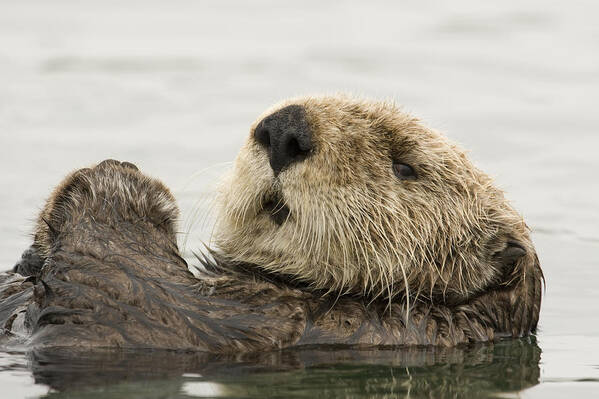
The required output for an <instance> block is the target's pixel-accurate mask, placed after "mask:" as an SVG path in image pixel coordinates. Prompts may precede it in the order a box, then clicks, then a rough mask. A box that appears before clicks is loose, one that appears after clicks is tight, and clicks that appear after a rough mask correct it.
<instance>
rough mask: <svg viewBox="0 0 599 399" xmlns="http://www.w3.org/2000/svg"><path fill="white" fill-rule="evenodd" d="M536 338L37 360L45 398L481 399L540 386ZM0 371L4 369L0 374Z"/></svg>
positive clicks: (60, 355)
mask: <svg viewBox="0 0 599 399" xmlns="http://www.w3.org/2000/svg"><path fill="white" fill-rule="evenodd" d="M540 354H541V350H540V348H539V347H538V345H537V343H536V340H535V338H526V339H520V340H506V341H501V342H497V343H494V344H480V345H475V346H471V347H467V348H405V349H397V348H396V349H390V348H389V349H380V350H377V349H347V348H331V347H325V348H323V347H318V348H309V349H296V350H286V351H281V352H272V353H262V354H256V355H245V356H236V357H223V356H215V355H209V354H198V353H181V352H160V351H159V352H157V351H145V352H144V351H142V352H140V351H136V352H123V351H102V352H94V353H81V352H74V351H67V350H61V351H53V352H48V351H45V352H34V353H31V354H30V356H29V357H30V358H29V367H31V369H32V371H33V375H34V377H35V380H36V383H39V384H45V385H48V386H50V387H51V388H52V389H53V392H51V393H49V394H48V395H47V397H49V398H61V397H71V395H73V394H75V393H76V394H77V396H78V397H89V398H93V397H103V398H105V397H108V398H130V397H132V396H135V397H141V396H143V397H145V398H158V397H182V398H185V397H252V398H262V397H281V398H289V397H297V398H301V397H328V398H365V397H368V398H390V397H409V398H417V397H433V398H454V397H460V398H464V397H476V398H479V397H488V396H492V395H496V394H498V393H502V392H510V391H519V390H522V389H525V388H528V387H531V386H534V385H536V384H538V382H539V374H540V371H539V360H540ZM0 371H1V370H0Z"/></svg>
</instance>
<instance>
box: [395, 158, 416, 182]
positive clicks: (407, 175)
mask: <svg viewBox="0 0 599 399" xmlns="http://www.w3.org/2000/svg"><path fill="white" fill-rule="evenodd" d="M393 173H395V176H397V177H398V178H399V179H400V180H416V172H414V168H412V167H411V166H410V165H408V164H405V163H401V162H393Z"/></svg>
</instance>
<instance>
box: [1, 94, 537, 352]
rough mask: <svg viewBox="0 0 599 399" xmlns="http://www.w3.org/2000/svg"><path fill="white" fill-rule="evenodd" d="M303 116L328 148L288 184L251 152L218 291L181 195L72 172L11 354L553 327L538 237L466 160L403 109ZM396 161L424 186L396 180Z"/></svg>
mask: <svg viewBox="0 0 599 399" xmlns="http://www.w3.org/2000/svg"><path fill="white" fill-rule="evenodd" d="M298 102H300V103H301V104H303V105H304V106H305V107H306V109H307V110H308V115H309V118H310V122H311V126H312V127H313V128H314V129H315V131H316V132H317V136H316V137H317V139H318V145H319V147H318V148H319V150H318V151H320V152H319V153H317V154H315V155H314V156H313V157H311V158H309V159H307V160H306V161H305V162H304V163H302V164H300V165H296V166H294V167H293V168H290V169H289V170H288V171H286V172H284V173H282V174H281V175H280V179H279V181H278V182H277V183H273V177H272V175H269V169H268V167H267V162H266V160H265V158H264V155H263V154H261V153H260V151H259V149H258V148H255V147H253V144H252V143H251V141H248V143H247V144H246V146H245V147H244V148H243V149H242V151H241V153H240V156H239V158H238V160H237V163H236V168H235V171H234V172H233V175H232V177H231V179H232V180H229V181H232V182H233V186H230V188H229V189H228V190H227V189H225V190H224V193H223V195H224V197H221V198H223V199H222V201H221V203H222V204H223V205H225V206H224V208H223V210H222V212H223V213H221V217H220V219H219V220H220V230H219V231H220V232H219V236H218V240H217V245H218V246H217V248H216V250H215V253H214V255H215V259H216V262H214V263H213V262H206V268H207V270H206V272H205V274H204V275H203V276H202V278H200V279H197V278H195V277H194V276H193V275H192V274H191V273H190V272H189V271H188V268H187V264H186V263H185V261H184V260H183V259H182V258H181V257H180V255H179V251H178V248H177V245H176V241H175V231H176V220H177V218H178V210H177V207H176V205H175V202H174V199H173V197H172V195H171V194H170V193H169V191H168V189H167V188H166V187H165V186H164V185H162V184H161V183H160V182H158V181H156V180H155V179H152V178H149V177H147V176H144V175H143V174H142V173H141V172H139V171H138V170H137V168H135V167H134V166H133V165H131V164H128V163H120V162H117V161H106V162H103V163H101V164H99V165H98V166H95V167H92V168H88V169H82V170H79V171H76V172H74V173H73V174H71V175H70V176H68V177H67V178H66V179H65V181H63V183H61V184H60V185H59V186H58V188H57V189H56V190H55V191H54V193H53V194H52V196H51V197H50V199H49V200H48V202H47V205H46V207H45V208H44V210H43V211H42V213H41V216H40V218H39V221H38V228H37V230H36V233H35V240H34V250H35V252H37V253H39V254H41V259H42V261H43V267H41V270H40V271H39V273H35V274H34V275H33V276H31V277H30V278H24V277H21V276H19V275H14V274H10V273H8V274H5V275H3V276H1V277H0V326H3V327H4V335H3V340H7V339H9V338H10V339H12V340H13V341H15V340H16V341H17V342H20V343H24V344H26V345H28V346H30V347H56V346H68V347H86V348H98V347H132V348H139V347H145V348H148V347H149V348H171V349H193V350H201V351H207V352H215V353H237V352H251V351H258V350H269V349H279V348H285V347H292V346H298V345H314V344H347V345H360V346H377V345H442V346H455V345H458V344H462V343H469V342H479V341H488V340H494V339H497V338H499V337H507V336H513V337H519V336H524V335H528V334H529V333H531V332H533V331H534V330H535V328H536V323H537V320H538V316H539V309H540V300H541V289H542V273H541V269H540V267H539V263H538V259H537V257H536V254H535V252H534V248H533V246H532V243H531V241H530V238H529V235H528V230H527V228H526V226H525V225H524V222H523V221H522V219H521V217H520V216H519V215H518V214H517V213H516V212H515V211H514V210H513V209H512V208H511V206H510V205H509V204H508V203H507V201H506V200H505V199H504V197H503V194H502V193H501V192H500V191H499V190H497V189H496V188H494V186H493V185H492V184H491V181H490V179H489V178H488V177H487V176H486V175H484V174H483V173H482V172H480V171H478V170H477V169H476V168H474V167H473V166H472V165H471V164H470V162H469V161H468V160H467V158H466V157H465V155H464V154H463V152H461V151H460V150H459V149H457V148H456V147H455V146H453V145H451V144H449V143H448V142H447V141H446V139H444V138H443V137H442V136H440V135H439V134H437V133H435V132H433V131H430V130H428V129H426V128H424V127H422V126H421V125H420V124H419V123H418V122H417V121H416V120H414V119H413V118H411V117H408V116H406V115H405V114H403V113H401V112H400V111H398V110H397V109H396V108H394V107H393V106H391V105H389V104H380V103H367V102H361V101H355V100H351V99H348V98H343V97H326V98H310V99H304V100H296V101H295V102H294V103H298ZM355 148H361V149H363V151H360V152H359V153H358V152H357V151H356V150H355ZM352 149H353V150H352ZM393 157H400V158H401V159H402V160H409V161H410V162H411V163H413V164H415V165H417V167H418V170H419V171H420V173H421V174H420V176H422V178H421V179H422V180H417V181H410V182H404V181H402V182H397V181H395V180H393V177H394V176H393V174H392V173H390V170H388V169H390V167H391V166H390V165H391V163H390V162H391V161H390V159H391V158H393ZM420 176H419V177H420ZM273 186H277V187H276V189H277V190H280V191H281V192H282V194H283V198H284V200H285V201H286V203H287V204H288V205H289V208H290V209H291V214H290V217H289V220H287V222H285V223H284V224H283V225H282V226H280V227H279V228H278V229H276V228H275V225H274V224H273V223H272V221H271V220H270V219H269V217H268V215H264V214H262V213H261V209H260V206H261V204H262V200H263V198H264V196H265V195H268V194H269V193H268V191H269V190H273ZM327 190H329V191H327ZM327 192H328V193H329V196H327ZM360 201H362V202H360ZM343 218H345V220H343ZM323 223H324V224H323ZM252 237H253V239H254V241H253V242H254V244H253V247H252V246H251V244H250V239H251V238H252ZM268 239H270V240H271V241H272V245H270V246H269V245H268V243H267V240H268ZM343 240H345V241H343ZM508 240H515V241H517V242H518V243H519V245H521V246H523V247H524V248H525V249H526V255H525V256H522V257H520V258H519V259H518V260H517V261H516V262H515V263H513V264H511V265H510V267H509V269H508V270H505V267H504V266H505V265H503V264H502V263H501V262H500V260H498V259H495V258H494V257H493V256H492V255H493V254H494V253H496V252H501V250H503V249H504V248H505V246H506V245H507V242H508ZM236 243H237V244H236ZM236 245H237V250H236V249H235V248H236ZM252 248H253V250H252ZM427 261H428V262H431V263H430V264H427V263H426V262H427ZM256 265H259V266H256ZM309 265H310V267H311V268H309V267H308V266H309ZM344 268H345V269H344ZM19 270H20V269H19V268H18V266H17V271H19ZM406 287H407V290H406ZM408 298H410V299H411V301H410V302H409V306H408ZM406 310H407V311H406Z"/></svg>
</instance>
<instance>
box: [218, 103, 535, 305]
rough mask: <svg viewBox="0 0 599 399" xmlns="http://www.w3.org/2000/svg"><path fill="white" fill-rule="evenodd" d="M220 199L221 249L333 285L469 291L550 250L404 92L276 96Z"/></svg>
mask: <svg viewBox="0 0 599 399" xmlns="http://www.w3.org/2000/svg"><path fill="white" fill-rule="evenodd" d="M218 203H219V204H220V211H219V217H218V224H217V233H216V239H215V243H216V247H217V252H218V253H219V254H220V256H221V258H222V259H226V260H227V261H228V262H232V263H245V264H251V265H253V267H256V268H259V269H262V270H264V271H266V272H268V273H274V274H280V275H285V276H288V277H290V278H292V279H294V280H298V281H302V282H304V283H306V284H307V285H309V286H310V287H313V288H314V289H319V290H325V291H329V292H337V293H342V294H346V293H352V294H358V295H364V296H366V297H369V298H379V297H385V298H386V299H392V298H396V297H412V298H415V299H417V298H420V299H423V300H438V301H446V302H452V303H460V302H463V301H466V300H468V299H469V298H471V297H473V296H476V295H478V294H480V293H482V292H485V291H486V290H489V289H493V288H496V287H500V286H502V285H505V284H507V283H508V282H509V281H510V276H512V274H513V273H517V269H518V267H519V265H521V264H532V263H535V262H537V260H536V253H535V250H534V247H533V244H532V242H531V239H530V235H529V229H528V228H527V226H526V224H525V223H524V220H523V218H522V217H521V216H520V215H519V214H518V213H517V212H516V211H515V210H514V209H513V208H512V206H511V205H510V204H509V202H508V201H507V200H506V198H505V196H504V194H503V192H502V191H501V190H500V189H498V188H497V187H496V186H495V185H494V184H493V181H492V179H491V178H490V177H489V176H488V175H486V174H485V173H483V172H482V171H480V170H479V169H478V168H476V167H475V166H474V165H473V164H472V163H471V162H470V161H469V160H468V158H467V157H466V155H465V153H464V151H463V150H462V149H460V148H459V147H458V146H457V145H455V144H453V143H451V142H450V141H449V140H447V139H446V138H445V137H444V136H443V135H441V134H440V133H438V132H436V131H434V130H432V129H429V128H427V127H425V126H424V125H423V124H421V123H420V122H419V121H418V120H417V119H416V118H414V117H412V116H410V115H408V114H406V113H404V112H402V111H401V110H400V109H398V108H397V107H396V106H394V105H393V104H391V103H385V102H369V101H362V100H356V99H354V98H351V97H345V96H334V97H307V98H297V99H292V100H288V101H285V102H284V103H282V104H279V105H277V106H275V107H273V108H272V109H270V110H268V111H267V112H266V113H265V114H264V115H262V116H261V117H260V118H258V120H257V121H256V122H255V123H254V124H253V125H252V127H251V129H250V134H249V137H248V139H247V141H246V143H245V144H244V145H243V147H242V148H241V151H240V153H239V155H238V157H237V159H236V161H235V165H234V168H233V170H232V172H231V174H230V176H228V178H227V179H226V180H225V182H224V184H223V185H222V188H221V190H220V199H219V201H218Z"/></svg>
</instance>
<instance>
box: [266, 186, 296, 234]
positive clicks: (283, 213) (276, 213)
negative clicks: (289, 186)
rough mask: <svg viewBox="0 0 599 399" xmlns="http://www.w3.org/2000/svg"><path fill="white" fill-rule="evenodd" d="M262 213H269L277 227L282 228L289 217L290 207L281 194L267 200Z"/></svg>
mask: <svg viewBox="0 0 599 399" xmlns="http://www.w3.org/2000/svg"><path fill="white" fill-rule="evenodd" d="M262 211H263V212H265V213H267V214H268V215H269V216H270V218H271V219H272V221H273V222H275V223H276V225H277V226H281V225H282V224H283V223H285V221H286V220H287V218H288V217H289V213H290V211H289V207H288V206H287V204H285V201H284V200H283V197H282V196H281V195H280V194H279V193H275V194H274V195H272V196H269V197H267V198H265V200H264V202H263V203H262Z"/></svg>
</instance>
